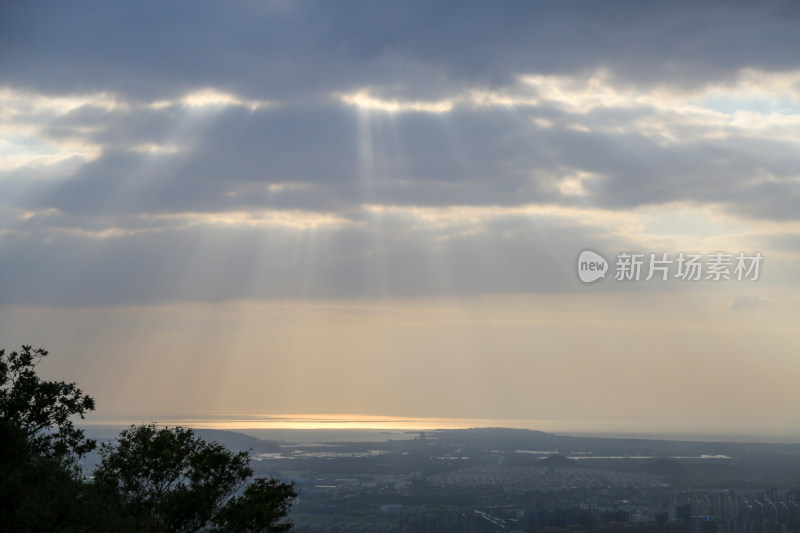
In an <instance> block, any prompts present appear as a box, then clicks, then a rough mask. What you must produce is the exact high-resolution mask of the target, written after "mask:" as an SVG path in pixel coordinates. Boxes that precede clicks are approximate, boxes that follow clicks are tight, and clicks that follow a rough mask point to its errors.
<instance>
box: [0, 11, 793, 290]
mask: <svg viewBox="0 0 800 533" xmlns="http://www.w3.org/2000/svg"><path fill="white" fill-rule="evenodd" d="M0 9H2V10H3V11H2V13H0V20H2V21H3V22H1V23H0V79H3V80H4V86H3V87H2V89H0V119H2V121H0V122H1V123H2V125H1V126H0V220H1V221H2V226H0V265H2V266H3V267H4V268H5V269H6V272H8V273H9V274H8V279H12V280H14V281H13V283H12V284H11V285H10V286H6V287H4V288H3V292H2V294H0V299H2V301H10V302H23V301H40V302H51V303H52V302H58V303H61V304H64V303H69V304H70V305H79V304H80V303H81V302H100V303H109V302H113V303H120V302H124V301H127V299H130V300H131V301H141V302H152V301H161V300H164V299H167V300H181V299H192V298H195V299H200V300H210V301H217V300H224V299H232V298H242V297H247V296H250V295H252V296H253V297H259V298H286V297H292V296H296V297H320V298H322V297H325V298H327V297H338V296H358V297H360V296H365V295H371V296H374V295H380V294H388V295H418V294H432V293H434V294H438V293H441V294H474V293H480V292H513V291H523V292H525V291H533V292H535V291H541V290H546V289H550V290H564V291H569V290H572V289H571V287H573V286H574V285H572V283H573V282H574V279H572V277H571V273H564V272H562V270H563V266H562V265H563V264H571V262H572V259H573V256H574V253H575V251H576V250H578V249H582V248H583V247H585V246H587V245H592V246H595V247H597V248H602V246H603V245H604V244H608V246H609V249H622V248H624V249H634V248H642V247H643V246H644V245H645V244H646V243H652V242H654V241H657V242H658V239H662V240H664V239H669V238H672V239H673V242H674V241H675V240H677V238H678V237H685V238H687V239H688V238H690V237H691V236H685V235H680V236H676V235H675V234H673V235H671V236H670V235H657V236H654V235H651V234H648V233H647V232H646V231H642V230H641V224H642V222H641V221H642V215H641V213H642V212H644V211H646V210H648V209H659V208H663V209H672V208H675V206H678V207H681V208H686V209H688V210H695V211H701V212H702V211H709V210H715V211H716V212H722V213H726V214H727V215H728V216H730V217H733V218H735V219H736V220H738V221H745V222H743V223H744V224H750V225H751V226H752V227H751V228H745V229H739V230H737V231H738V232H739V233H748V236H747V238H748V239H750V240H754V239H757V238H758V235H759V232H760V231H761V229H760V228H763V227H764V225H766V224H784V225H785V227H783V229H787V230H791V231H793V232H795V233H796V232H797V231H798V228H796V227H795V226H793V224H795V223H796V222H797V221H798V217H800V209H798V206H799V205H800V189H798V187H800V181H798V179H800V176H799V175H798V173H797V169H798V168H800V155H798V154H800V149H798V144H799V143H800V135H798V133H797V131H798V126H800V60H798V58H797V57H796V54H792V53H790V51H792V50H794V49H796V48H797V44H798V42H797V41H798V39H799V38H800V37H798V36H800V32H798V31H796V30H797V29H798V28H797V27H796V26H797V22H796V21H797V20H799V19H798V17H796V16H793V15H794V14H795V12H796V11H797V9H798V8H797V7H796V6H795V5H794V4H792V3H788V2H774V3H771V4H770V5H769V8H765V7H762V6H760V5H753V4H750V3H744V2H742V3H724V4H723V3H713V2H712V3H704V4H702V5H695V4H693V3H688V2H686V3H683V2H678V3H670V4H641V3H638V2H618V3H613V4H603V5H587V4H585V3H573V2H539V3H528V2H508V3H503V4H502V5H492V6H488V5H486V4H483V3H477V2H466V3H458V4H456V5H454V4H449V3H440V4H435V5H432V4H428V3H417V4H414V3H404V4H396V5H395V4H380V3H371V2H364V3H352V9H346V8H344V7H343V6H341V5H338V6H335V7H334V6H332V5H330V4H329V3H327V2H282V1H274V2H245V3H241V4H237V6H236V8H232V7H230V6H226V7H224V8H223V7H221V6H215V5H213V4H197V3H194V2H192V3H181V2H175V3H170V4H168V5H165V4H162V3H150V2H144V3H136V4H131V5H128V4H124V3H123V4H108V3H97V4H93V3H83V4H81V6H66V5H64V4H63V3H59V2H53V3H50V2H33V3H26V4H25V5H24V6H23V5H20V6H4V7H3V8H0ZM11 51H13V53H12V52H11ZM620 217H622V219H624V220H622V221H621V222H620ZM612 222H618V223H617V224H612ZM684 225H686V224H684ZM756 226H758V227H756ZM698 231H699V230H698ZM774 231H775V230H774V228H767V230H766V234H767V235H772V234H773V233H774ZM706 233H707V232H706ZM698 235H699V233H698ZM715 237H717V238H718V239H719V240H723V239H724V240H725V241H726V242H730V241H731V240H734V241H735V238H736V236H731V235H728V234H726V233H725V232H724V231H717V235H706V234H705V233H704V234H703V238H704V239H713V238H715ZM771 238H772V237H770V239H771ZM637 240H638V242H637ZM704 242H705V241H704ZM787 242H788V241H787ZM669 251H671V252H678V251H680V250H669ZM737 251H738V250H737ZM546 257H551V258H552V259H551V260H550V262H549V263H548V261H547V260H545V259H544V258H546ZM562 257H563V258H567V260H566V263H562V261H561V258H562ZM531 265H536V267H535V268H534V267H532V266H531ZM564 276H566V277H564ZM566 279H568V280H569V281H568V282H567V281H564V280H566ZM64 280H69V284H70V286H69V288H65V287H60V285H62V284H65V283H66V282H65V281H64ZM119 280H124V283H122V282H119Z"/></svg>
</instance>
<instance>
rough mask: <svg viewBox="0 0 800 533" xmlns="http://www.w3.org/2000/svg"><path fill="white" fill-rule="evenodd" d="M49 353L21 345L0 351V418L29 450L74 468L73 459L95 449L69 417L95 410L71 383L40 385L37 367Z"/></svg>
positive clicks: (41, 381)
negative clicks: (18, 433)
mask: <svg viewBox="0 0 800 533" xmlns="http://www.w3.org/2000/svg"><path fill="white" fill-rule="evenodd" d="M47 355H48V352H47V351H46V350H42V349H40V348H37V349H35V350H33V349H31V347H30V346H23V347H22V350H20V351H19V352H11V353H9V354H6V353H5V350H0V420H2V421H3V422H4V423H7V424H9V425H10V426H13V427H16V428H18V429H19V430H21V431H22V432H23V433H24V436H25V441H26V443H27V446H28V447H29V449H30V451H31V452H32V453H35V454H39V455H41V456H44V457H48V458H50V459H53V460H56V461H61V462H63V463H64V465H65V466H69V467H72V468H74V469H76V472H77V460H78V459H79V458H80V457H83V456H84V455H85V454H87V453H88V452H90V451H92V450H93V449H95V447H96V446H97V443H96V442H95V441H94V440H91V439H87V438H86V437H85V435H84V432H83V430H82V429H78V428H76V427H75V424H74V423H73V421H72V420H70V417H72V416H75V415H77V416H80V418H83V417H84V414H85V413H86V412H88V411H93V410H94V400H93V399H92V398H91V397H89V396H86V395H85V394H83V391H82V390H81V389H79V388H78V386H77V385H76V384H75V383H65V382H63V381H44V380H42V379H40V378H39V376H38V375H37V374H36V366H37V365H38V364H39V362H41V360H42V359H43V358H45V357H47Z"/></svg>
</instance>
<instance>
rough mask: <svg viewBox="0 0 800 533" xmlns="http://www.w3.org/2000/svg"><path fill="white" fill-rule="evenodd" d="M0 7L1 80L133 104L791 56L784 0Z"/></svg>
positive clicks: (650, 80)
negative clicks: (115, 96) (222, 92)
mask: <svg viewBox="0 0 800 533" xmlns="http://www.w3.org/2000/svg"><path fill="white" fill-rule="evenodd" d="M2 10H3V11H2V16H0V20H2V21H3V23H2V26H0V36H2V37H0V50H2V51H3V52H0V77H2V79H5V80H13V81H12V83H13V84H14V85H16V86H23V87H31V88H35V89H36V90H40V91H44V92H74V91H97V90H105V91H112V92H116V93H121V94H125V95H127V96H128V97H130V98H134V99H135V98H143V99H154V98H163V97H168V96H170V95H172V96H176V95H179V94H181V93H183V92H186V91H187V90H191V89H193V88H195V87H198V86H204V85H212V86H215V87H220V88H224V89H227V90H232V91H235V92H237V93H242V94H246V95H249V96H260V97H269V98H276V97H277V98H281V99H287V98H288V97H292V98H300V99H303V98H319V96H320V95H327V94H329V93H330V92H333V91H346V90H348V89H351V88H354V87H358V86H363V85H365V84H367V85H373V86H379V87H392V88H394V89H396V90H400V91H403V90H405V91H406V92H407V93H408V94H414V95H420V94H426V93H427V94H440V95H441V94H446V93H448V92H452V91H453V90H454V89H457V88H459V87H461V86H463V85H464V84H470V85H476V84H478V85H485V86H502V85H505V84H508V83H509V82H510V81H511V80H512V79H513V77H514V76H515V75H517V74H519V73H526V72H538V73H573V72H577V71H581V70H586V69H589V70H591V69H594V68H596V67H597V66H603V67H606V68H608V69H610V70H611V71H612V72H613V73H614V74H615V75H616V76H617V77H619V79H620V80H624V81H625V82H627V83H631V84H634V85H640V86H643V87H648V86H652V85H654V84H667V85H675V86H697V85H704V84H706V83H709V82H711V81H718V80H727V79H731V78H732V77H733V76H734V75H735V74H736V72H737V71H738V70H739V69H741V68H743V67H751V66H758V67H760V68H763V69H766V70H774V71H782V70H786V69H791V68H796V67H797V66H798V61H800V60H798V57H797V54H796V53H795V51H796V50H797V49H798V44H800V43H799V42H798V39H800V32H799V31H798V29H799V28H798V23H799V21H800V17H798V10H800V8H798V6H797V5H796V4H795V3H793V2H768V3H758V4H755V3H751V2H704V3H701V4H698V3H696V2H670V3H658V4H654V3H646V4H643V3H641V2H633V1H631V2H614V3H607V2H606V3H602V4H587V3H585V2H536V3H530V2H504V3H503V4H501V5H487V4H485V3H482V2H440V3H402V4H397V5H393V4H385V3H376V2H345V3H341V2H339V3H336V4H330V3H328V2H324V1H319V2H282V1H274V2H254V1H253V2H241V3H238V4H237V6H236V8H235V9H234V8H232V7H231V6H228V5H221V4H213V3H205V2H201V3H198V2H171V3H169V4H168V5H165V4H163V3H162V2H136V3H134V4H130V3H125V2H112V3H109V2H82V3H81V4H80V6H76V5H74V4H66V3H63V2H26V3H25V4H17V5H6V6H4V7H3V8H2Z"/></svg>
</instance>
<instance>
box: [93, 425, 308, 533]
mask: <svg viewBox="0 0 800 533" xmlns="http://www.w3.org/2000/svg"><path fill="white" fill-rule="evenodd" d="M100 453H101V455H102V457H103V458H102V462H101V463H100V465H99V466H98V467H97V468H96V469H95V471H94V480H95V483H96V484H97V486H98V488H99V489H100V490H105V491H107V493H108V494H110V495H112V497H113V498H115V499H116V501H117V502H118V505H119V506H120V508H122V509H124V511H125V513H127V514H128V515H129V516H130V517H132V519H134V520H141V521H143V523H146V524H149V525H152V524H153V523H155V524H160V525H161V526H163V527H164V529H165V530H167V531H176V532H192V531H201V530H206V529H209V528H211V527H215V528H218V530H220V531H242V532H245V531H288V530H289V529H290V528H291V523H290V522H289V521H288V520H286V515H287V513H288V510H289V506H290V505H291V502H292V500H293V499H294V498H295V496H296V494H295V492H294V489H293V487H292V485H290V484H286V483H281V482H278V481H276V480H263V479H257V480H254V481H253V482H252V483H250V484H249V485H247V482H248V480H249V479H250V477H251V476H252V475H253V469H252V468H251V467H250V457H249V454H248V452H239V453H234V452H231V451H229V450H228V449H227V448H225V447H224V446H223V445H221V444H219V443H216V442H207V441H205V440H203V439H201V438H199V437H197V436H195V435H194V432H193V431H192V430H191V429H189V428H183V427H174V428H160V429H159V428H158V427H157V426H156V425H155V424H148V425H141V426H131V427H130V429H127V430H125V431H123V432H122V433H121V434H120V436H119V438H118V444H117V445H116V446H114V445H111V444H103V445H102V446H101V449H100Z"/></svg>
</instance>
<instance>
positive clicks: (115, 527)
mask: <svg viewBox="0 0 800 533" xmlns="http://www.w3.org/2000/svg"><path fill="white" fill-rule="evenodd" d="M47 355H48V352H47V351H45V350H42V349H36V350H34V349H32V348H31V347H30V346H23V347H22V349H21V350H20V351H19V352H16V351H14V352H11V353H8V354H7V353H6V352H5V351H4V350H0V529H2V530H3V531H17V532H27V531H31V532H34V531H60V532H73V531H74V532H91V531H97V532H101V531H103V532H105V531H137V532H166V531H169V532H179V531H180V532H184V531H186V532H188V531H200V530H204V531H206V530H209V531H211V530H213V531H233V532H249V531H253V532H255V531H288V530H290V529H291V522H290V521H288V520H287V519H286V516H287V513H288V511H289V507H290V505H291V502H292V500H293V499H294V498H295V497H296V493H295V492H294V488H293V486H292V485H291V484H286V483H281V482H279V481H277V480H273V479H271V480H265V479H256V480H252V481H251V482H250V483H249V484H248V480H250V478H251V476H252V474H253V470H252V468H251V467H250V457H249V454H248V453H247V452H239V453H234V452H231V451H229V450H228V449H226V448H225V447H224V446H222V445H221V444H218V443H215V442H212V443H209V442H206V441H204V440H203V439H200V438H199V437H196V436H195V435H194V433H193V432H192V430H191V429H188V428H180V427H176V428H163V429H159V428H157V427H156V425H155V424H150V425H143V426H131V428H130V429H128V430H126V431H123V432H122V433H121V434H120V436H119V439H118V445H116V446H112V445H109V444H104V445H103V446H102V447H101V455H102V462H101V464H100V465H99V466H98V467H97V468H96V469H95V472H94V474H95V479H94V481H92V482H89V481H87V480H85V479H83V478H82V477H81V476H80V468H79V466H78V465H79V463H78V461H79V459H80V458H81V457H83V456H84V455H86V454H87V453H89V452H90V451H92V450H93V449H95V447H96V443H95V441H93V440H91V439H87V438H86V437H85V434H84V432H83V430H81V429H78V428H76V427H75V425H74V423H73V421H72V420H71V419H70V417H75V416H79V417H80V418H83V416H84V414H85V413H86V412H88V411H91V410H93V409H94V400H93V399H92V398H91V397H89V396H86V395H85V394H84V393H83V391H82V390H81V389H79V388H78V387H77V385H76V384H75V383H65V382H61V381H45V380H42V379H40V378H39V376H38V375H37V373H36V367H37V365H38V364H39V362H40V361H41V360H42V359H43V358H44V357H46V356H47Z"/></svg>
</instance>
